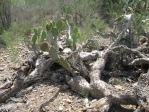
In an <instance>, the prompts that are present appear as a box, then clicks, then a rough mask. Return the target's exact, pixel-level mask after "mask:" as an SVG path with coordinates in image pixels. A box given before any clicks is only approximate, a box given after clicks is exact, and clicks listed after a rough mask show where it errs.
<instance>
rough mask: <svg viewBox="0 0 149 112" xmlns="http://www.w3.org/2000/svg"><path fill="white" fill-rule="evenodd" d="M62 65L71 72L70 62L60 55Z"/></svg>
mask: <svg viewBox="0 0 149 112" xmlns="http://www.w3.org/2000/svg"><path fill="white" fill-rule="evenodd" d="M59 62H60V65H61V66H63V67H64V68H65V69H66V70H67V71H69V72H71V67H70V64H69V63H68V62H67V60H65V59H64V58H63V57H62V56H59Z"/></svg>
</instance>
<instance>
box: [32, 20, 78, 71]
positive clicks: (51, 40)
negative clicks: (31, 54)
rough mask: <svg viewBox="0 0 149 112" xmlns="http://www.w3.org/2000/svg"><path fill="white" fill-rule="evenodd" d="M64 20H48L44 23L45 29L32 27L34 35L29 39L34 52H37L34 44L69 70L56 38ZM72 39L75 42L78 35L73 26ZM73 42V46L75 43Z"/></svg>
mask: <svg viewBox="0 0 149 112" xmlns="http://www.w3.org/2000/svg"><path fill="white" fill-rule="evenodd" d="M63 26H64V21H62V20H58V21H50V22H49V23H48V24H47V25H46V31H44V30H42V29H41V28H34V35H33V36H32V39H31V44H32V45H31V46H32V49H33V50H34V51H35V52H38V50H37V49H34V48H35V47H34V46H36V47H37V48H38V49H40V50H41V51H44V52H45V51H46V52H49V55H50V56H51V58H52V59H53V60H54V61H59V63H60V65H61V66H63V67H64V68H65V69H66V70H68V71H69V72H71V68H70V65H69V63H68V62H67V60H66V59H64V58H63V57H62V56H61V55H60V54H59V46H58V44H57V38H58V36H60V32H61V31H62V30H63ZM72 32H73V33H72V35H73V38H74V39H73V40H74V41H75V42H76V38H77V36H78V29H77V28H76V27H75V28H74V29H73V31H72ZM75 42H74V44H75V46H76V43H75Z"/></svg>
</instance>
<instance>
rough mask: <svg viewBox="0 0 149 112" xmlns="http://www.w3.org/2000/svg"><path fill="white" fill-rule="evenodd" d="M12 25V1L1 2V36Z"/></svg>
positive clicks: (4, 0) (2, 0) (3, 0)
mask: <svg viewBox="0 0 149 112" xmlns="http://www.w3.org/2000/svg"><path fill="white" fill-rule="evenodd" d="M10 25H11V2H10V0H1V1H0V34H1V33H2V32H3V30H7V29H8V28H9V27H10Z"/></svg>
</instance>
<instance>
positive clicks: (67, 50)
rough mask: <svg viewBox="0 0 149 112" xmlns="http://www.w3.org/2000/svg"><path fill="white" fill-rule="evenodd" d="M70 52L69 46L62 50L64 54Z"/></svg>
mask: <svg viewBox="0 0 149 112" xmlns="http://www.w3.org/2000/svg"><path fill="white" fill-rule="evenodd" d="M71 52H72V50H71V49H70V48H65V49H64V50H63V53H66V54H69V53H71Z"/></svg>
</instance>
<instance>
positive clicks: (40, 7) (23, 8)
mask: <svg viewBox="0 0 149 112" xmlns="http://www.w3.org/2000/svg"><path fill="white" fill-rule="evenodd" d="M64 7H67V8H68V12H67V14H68V15H67V16H68V17H69V21H71V22H73V23H75V24H76V25H77V26H78V28H79V30H80V33H81V38H80V41H82V40H85V39H87V38H92V37H93V35H95V34H96V32H102V31H103V30H104V29H106V28H107V27H108V24H110V25H111V26H114V22H111V20H114V19H117V18H119V17H120V16H121V15H123V14H130V13H133V22H132V29H133V32H134V34H135V35H144V33H145V30H148V29H149V28H148V12H149V11H148V9H149V1H148V0H1V1H0V21H1V22H0V34H1V36H0V39H2V40H3V41H4V43H5V44H6V45H7V47H9V46H13V43H15V42H18V41H19V40H22V39H24V37H25V35H26V34H27V33H28V32H31V31H32V28H33V27H36V26H41V27H42V26H45V24H46V22H47V21H50V20H58V19H60V18H61V17H62V16H64V10H63V8H64ZM21 38H22V39H21Z"/></svg>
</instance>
